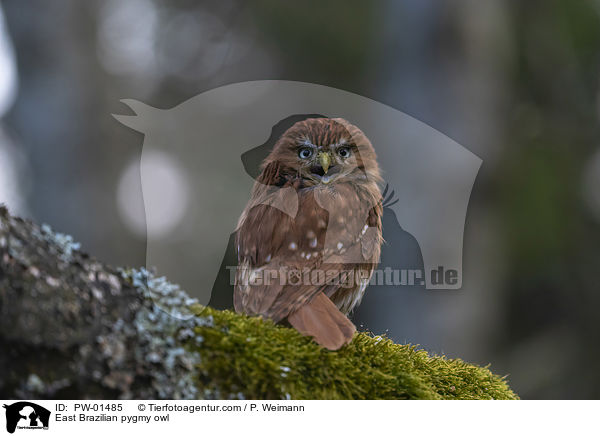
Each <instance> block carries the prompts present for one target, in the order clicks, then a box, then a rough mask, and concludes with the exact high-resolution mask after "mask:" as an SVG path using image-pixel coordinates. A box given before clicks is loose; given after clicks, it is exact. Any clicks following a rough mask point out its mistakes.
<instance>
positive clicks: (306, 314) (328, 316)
mask: <svg viewBox="0 0 600 436" xmlns="http://www.w3.org/2000/svg"><path fill="white" fill-rule="evenodd" d="M288 321H289V323H290V324H291V325H292V326H294V328H295V329H296V330H298V331H299V332H300V333H302V334H303V335H305V336H312V337H313V338H314V340H315V341H316V342H317V343H318V344H319V345H321V346H323V347H325V348H327V349H329V350H337V349H339V348H341V347H342V345H345V344H348V343H349V342H350V341H352V337H353V336H354V332H356V327H355V326H354V324H352V321H350V320H349V319H348V318H346V316H345V315H344V314H343V313H342V312H340V311H339V310H338V308H337V307H336V306H335V304H333V302H332V301H331V300H330V299H329V298H328V297H327V296H326V295H325V294H323V293H322V292H319V294H318V295H317V296H316V297H314V298H313V299H312V300H311V302H310V303H308V304H306V305H304V306H302V307H301V308H300V309H298V310H297V311H296V312H294V313H292V314H290V315H289V316H288Z"/></svg>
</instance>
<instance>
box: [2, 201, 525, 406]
mask: <svg viewBox="0 0 600 436" xmlns="http://www.w3.org/2000/svg"><path fill="white" fill-rule="evenodd" d="M0 374H2V377H1V378H0V397H4V398H53V399H60V398H69V399H76V398H101V399H109V398H121V399H127V398H135V399H153V398H176V399H178V398H207V399H229V398H256V399H286V398H292V399H324V398H337V399H351V398H356V399H359V398H365V399H378V398H387V399H517V398H518V397H517V395H516V394H514V393H513V392H512V391H511V390H510V388H509V387H508V385H507V384H506V382H505V381H504V380H503V378H501V377H498V376H496V375H494V374H492V373H491V372H490V371H489V370H488V369H487V368H481V367H477V366H474V365H470V364H467V363H465V362H463V361H461V360H457V359H446V358H444V357H439V356H429V355H428V354H427V353H426V352H425V351H422V350H418V349H417V348H415V347H413V346H409V345H396V344H394V343H393V342H392V341H390V340H389V339H386V338H384V337H379V336H378V337H372V336H371V335H368V334H366V333H360V334H358V335H357V336H356V337H355V338H354V340H353V341H352V343H351V344H350V345H348V346H346V347H344V348H342V349H341V350H339V351H337V352H331V351H327V350H325V349H323V348H321V347H319V346H318V345H317V344H315V343H314V342H313V341H312V340H311V339H309V338H306V337H303V336H301V335H300V334H298V333H297V332H296V331H295V330H293V329H290V328H287V327H283V326H279V325H275V324H273V323H272V322H270V321H267V320H262V319H259V318H250V317H246V316H242V315H238V314H235V313H232V312H230V311H218V310H214V309H211V308H207V307H203V306H201V305H199V304H197V302H196V301H195V300H193V299H191V298H189V297H188V296H187V294H186V293H185V292H184V291H182V290H181V289H179V287H178V286H176V285H173V284H171V283H169V282H168V281H167V280H166V279H165V278H159V277H155V276H154V275H153V274H151V273H149V272H148V271H146V270H144V269H141V270H132V269H116V268H113V267H110V266H108V265H104V264H102V263H100V262H98V261H97V260H95V259H93V258H91V257H89V256H87V255H86V254H85V253H83V252H81V251H80V250H79V247H78V245H77V244H76V243H74V242H73V240H72V238H70V237H69V236H66V235H61V234H58V233H55V232H52V231H51V230H50V229H49V228H48V227H47V226H42V227H38V226H36V225H35V224H33V223H31V222H29V221H25V220H22V219H20V218H15V217H12V216H10V215H9V213H8V211H7V210H6V209H5V208H4V207H0Z"/></svg>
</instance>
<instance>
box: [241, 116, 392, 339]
mask: <svg viewBox="0 0 600 436" xmlns="http://www.w3.org/2000/svg"><path fill="white" fill-rule="evenodd" d="M380 183H381V177H380V172H379V167H378V165H377V160H376V154H375V150H374V149H373V146H372V145H371V142H370V141H369V139H367V137H366V136H365V134H364V133H363V132H362V131H361V130H360V129H359V128H358V127H356V126H354V125H352V124H350V123H349V122H348V121H346V120H344V119H341V118H333V119H332V118H310V119H306V120H303V121H299V122H297V123H296V124H294V125H293V126H292V127H290V128H289V129H288V130H287V131H285V132H284V133H283V135H282V136H281V138H279V140H278V141H277V142H276V143H275V145H274V147H273V150H272V151H271V153H270V154H269V155H268V156H267V158H266V159H265V160H264V161H263V163H262V165H261V172H260V175H259V177H258V178H257V180H256V183H255V185H254V187H253V189H252V194H251V198H250V200H249V202H248V204H247V206H246V208H245V209H244V211H243V213H242V215H241V216H240V219H239V222H238V226H237V229H236V249H237V258H238V267H237V270H236V279H235V287H234V298H233V300H234V301H233V302H234V307H235V310H236V311H237V312H240V313H246V314H248V315H259V316H262V317H265V318H270V319H272V320H273V321H275V322H286V321H287V322H288V323H289V324H291V325H292V326H293V327H294V328H295V329H296V330H298V331H299V332H300V333H302V334H303V335H306V336H311V337H312V338H313V339H314V340H315V341H316V342H317V343H318V344H320V345H321V346H323V347H325V348H328V349H330V350H337V349H339V348H340V347H342V346H343V345H345V344H347V343H349V342H350V341H351V340H352V337H353V335H354V333H355V331H356V327H355V326H354V324H353V323H352V322H351V321H350V320H349V319H348V317H347V316H346V315H348V314H349V313H350V312H351V311H352V310H353V308H355V307H356V306H357V305H358V304H359V303H360V301H361V299H362V297H363V294H364V292H365V289H366V287H367V285H368V283H369V280H370V278H371V275H372V273H373V270H374V268H375V267H376V265H377V263H378V262H379V256H380V252H381V244H382V241H383V238H382V231H381V216H382V212H383V209H382V201H381V191H380V188H379V185H380Z"/></svg>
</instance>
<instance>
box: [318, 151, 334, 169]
mask: <svg viewBox="0 0 600 436" xmlns="http://www.w3.org/2000/svg"><path fill="white" fill-rule="evenodd" d="M318 157H319V162H320V163H321V167H322V168H323V172H325V174H327V170H328V169H329V165H331V156H329V153H324V152H321V153H319V156H318Z"/></svg>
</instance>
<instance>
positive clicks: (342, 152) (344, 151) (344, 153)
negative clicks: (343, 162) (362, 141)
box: [337, 147, 351, 159]
mask: <svg viewBox="0 0 600 436" xmlns="http://www.w3.org/2000/svg"><path fill="white" fill-rule="evenodd" d="M337 152H338V155H339V156H340V157H341V158H342V159H346V158H348V157H350V153H351V151H350V147H340V148H338V151H337Z"/></svg>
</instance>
